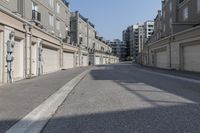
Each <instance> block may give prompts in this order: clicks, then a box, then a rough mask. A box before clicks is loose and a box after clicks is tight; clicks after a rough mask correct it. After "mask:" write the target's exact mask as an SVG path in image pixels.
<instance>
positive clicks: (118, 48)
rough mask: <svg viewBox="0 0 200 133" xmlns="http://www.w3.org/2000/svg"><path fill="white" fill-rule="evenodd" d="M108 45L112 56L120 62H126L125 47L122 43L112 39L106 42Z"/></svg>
mask: <svg viewBox="0 0 200 133" xmlns="http://www.w3.org/2000/svg"><path fill="white" fill-rule="evenodd" d="M108 45H109V46H110V47H111V48H112V53H113V54H114V56H117V57H119V59H120V61H125V60H127V46H126V43H125V42H124V41H121V40H119V39H114V40H113V41H108Z"/></svg>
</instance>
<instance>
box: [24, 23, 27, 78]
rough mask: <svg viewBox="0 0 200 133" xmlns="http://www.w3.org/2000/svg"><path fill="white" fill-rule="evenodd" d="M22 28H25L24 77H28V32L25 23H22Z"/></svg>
mask: <svg viewBox="0 0 200 133" xmlns="http://www.w3.org/2000/svg"><path fill="white" fill-rule="evenodd" d="M23 26H24V29H25V78H28V77H27V34H28V31H27V24H26V23H24V25H23Z"/></svg>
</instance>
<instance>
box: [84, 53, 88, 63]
mask: <svg viewBox="0 0 200 133" xmlns="http://www.w3.org/2000/svg"><path fill="white" fill-rule="evenodd" d="M83 66H88V56H86V55H83Z"/></svg>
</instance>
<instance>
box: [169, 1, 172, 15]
mask: <svg viewBox="0 0 200 133" xmlns="http://www.w3.org/2000/svg"><path fill="white" fill-rule="evenodd" d="M169 11H170V13H171V12H172V1H170V3H169Z"/></svg>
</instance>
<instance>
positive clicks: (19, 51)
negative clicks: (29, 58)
mask: <svg viewBox="0 0 200 133" xmlns="http://www.w3.org/2000/svg"><path fill="white" fill-rule="evenodd" d="M13 56H14V61H13V77H14V80H18V79H22V78H23V75H24V73H23V70H24V45H23V43H21V42H20V41H15V46H14V52H13Z"/></svg>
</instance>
